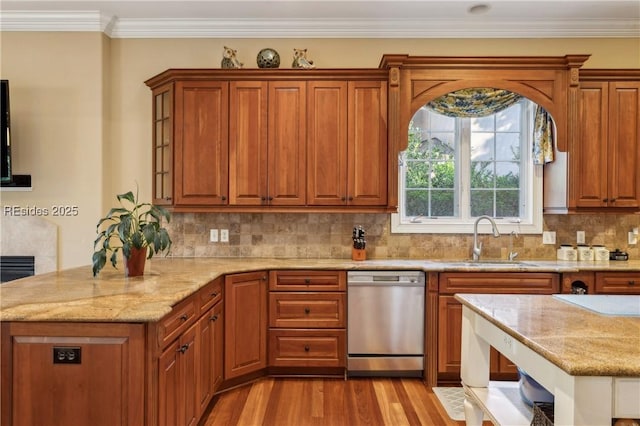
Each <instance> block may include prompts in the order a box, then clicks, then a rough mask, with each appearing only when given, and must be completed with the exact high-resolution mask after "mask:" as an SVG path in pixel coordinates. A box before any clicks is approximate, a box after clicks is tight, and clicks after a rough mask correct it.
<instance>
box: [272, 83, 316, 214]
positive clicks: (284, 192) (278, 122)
mask: <svg viewBox="0 0 640 426" xmlns="http://www.w3.org/2000/svg"><path fill="white" fill-rule="evenodd" d="M306 107H307V104H306V83H305V82H300V81H278V82H276V81H272V82H269V107H268V108H269V113H268V116H269V117H268V121H269V123H268V134H269V136H268V157H269V166H268V170H269V172H268V187H269V191H268V194H267V196H268V198H267V201H268V204H270V205H276V206H303V205H304V204H305V202H306V189H307V188H306V183H307V180H306V170H307V168H306V159H307V150H306V146H307V136H306V133H307V121H306Z"/></svg>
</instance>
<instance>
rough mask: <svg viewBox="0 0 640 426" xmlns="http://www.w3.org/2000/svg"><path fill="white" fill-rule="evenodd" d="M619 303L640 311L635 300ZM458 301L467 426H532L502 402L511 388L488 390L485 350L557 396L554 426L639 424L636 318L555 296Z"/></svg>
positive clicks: (639, 331) (518, 409) (527, 416)
mask: <svg viewBox="0 0 640 426" xmlns="http://www.w3.org/2000/svg"><path fill="white" fill-rule="evenodd" d="M579 297H585V298H589V297H592V296H588V295H585V296H579ZM617 297H624V298H625V299H621V300H624V301H625V303H624V304H623V305H625V306H631V307H632V308H633V307H635V306H636V304H637V307H638V308H639V309H640V296H617ZM629 298H631V299H629ZM456 299H457V300H458V301H460V302H461V303H462V304H463V318H462V360H461V361H462V366H461V377H462V382H463V386H464V388H465V417H466V423H467V425H481V424H482V418H483V413H485V412H486V413H487V414H488V416H489V418H490V419H491V421H492V422H493V423H495V424H502V425H509V426H515V425H518V424H522V425H529V424H530V422H531V413H530V412H528V411H526V409H523V408H522V406H521V405H522V404H521V401H518V400H517V398H516V401H514V398H513V397H511V398H509V397H507V395H511V396H512V395H513V392H510V393H509V392H505V390H508V389H509V385H506V384H504V383H500V382H491V383H490V382H489V347H490V346H493V347H494V348H496V349H497V350H498V351H499V352H501V353H502V354H503V355H505V356H506V357H507V358H509V359H510V360H511V361H512V362H514V363H515V364H516V365H518V366H519V367H520V368H522V369H523V370H525V371H526V372H527V373H528V374H529V375H530V376H531V377H532V378H534V379H535V380H536V381H537V382H539V383H540V384H541V385H543V386H544V387H545V388H546V389H548V390H549V391H550V392H551V393H553V394H554V398H555V406H554V417H555V424H556V425H585V426H586V425H598V426H610V425H611V424H612V419H613V418H635V419H638V418H640V317H638V316H633V315H630V314H629V313H628V312H627V313H625V315H605V314H601V313H598V312H594V311H593V310H590V309H585V308H583V307H580V306H577V305H576V304H574V303H570V301H567V300H561V299H559V298H557V297H554V296H542V295H488V294H485V295H481V294H457V295H456ZM585 300H587V299H585ZM591 305H593V304H591ZM511 386H513V385H511ZM511 390H512V391H513V390H514V389H513V387H511Z"/></svg>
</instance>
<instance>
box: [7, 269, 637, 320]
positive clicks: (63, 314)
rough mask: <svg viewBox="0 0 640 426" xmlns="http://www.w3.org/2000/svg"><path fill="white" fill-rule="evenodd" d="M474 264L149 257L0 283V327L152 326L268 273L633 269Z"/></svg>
mask: <svg viewBox="0 0 640 426" xmlns="http://www.w3.org/2000/svg"><path fill="white" fill-rule="evenodd" d="M485 262H486V263H480V264H473V263H471V262H461V261H457V260H403V259H388V260H366V261H352V260H350V259H264V258H157V257H155V258H153V259H151V260H148V261H147V263H148V264H147V268H146V270H145V276H144V277H136V278H130V279H127V278H125V277H124V275H123V274H124V273H123V270H122V266H121V265H120V266H121V268H120V269H117V270H116V269H113V268H112V267H111V265H106V266H105V268H104V269H103V270H102V272H101V273H100V275H99V276H98V277H96V278H93V277H92V275H91V267H90V266H85V267H79V268H73V269H67V270H63V271H57V272H51V273H47V274H41V275H36V276H33V277H29V278H23V279H20V280H15V281H11V282H9V283H5V284H2V285H0V321H72V322H153V321H158V320H159V319H161V318H162V317H163V316H165V315H166V314H168V313H169V312H170V311H171V307H172V306H173V305H175V304H176V303H178V302H179V301H181V300H183V299H184V298H186V297H188V296H190V295H191V294H193V293H195V292H196V291H197V290H199V289H200V288H201V287H203V286H204V285H206V284H207V283H208V282H210V281H211V280H212V279H215V278H217V277H219V276H221V275H225V274H229V273H240V272H251V271H260V270H272V269H340V270H367V269H371V270H385V269H386V270H423V271H425V272H431V271H434V272H444V271H448V272H452V271H461V272H480V271H491V272H574V271H579V270H605V271H640V261H639V260H632V261H626V262H619V261H617V262H613V261H612V262H608V263H594V262H565V261H547V260H544V261H543V260H541V261H536V260H523V261H522V262H517V263H502V262H500V261H497V262H496V263H491V261H490V260H486V261H485Z"/></svg>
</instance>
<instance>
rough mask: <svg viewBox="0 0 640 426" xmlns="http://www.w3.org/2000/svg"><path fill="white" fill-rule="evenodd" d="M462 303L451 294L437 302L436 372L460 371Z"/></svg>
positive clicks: (457, 372) (441, 297)
mask: <svg viewBox="0 0 640 426" xmlns="http://www.w3.org/2000/svg"><path fill="white" fill-rule="evenodd" d="M461 341H462V304H461V303H460V302H458V301H457V300H456V299H455V298H454V297H453V296H440V297H439V303H438V373H456V374H459V373H460V352H461V350H462V346H461Z"/></svg>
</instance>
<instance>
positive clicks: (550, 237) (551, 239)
mask: <svg viewBox="0 0 640 426" xmlns="http://www.w3.org/2000/svg"><path fill="white" fill-rule="evenodd" d="M555 243H556V232H555V231H543V232H542V244H555Z"/></svg>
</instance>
